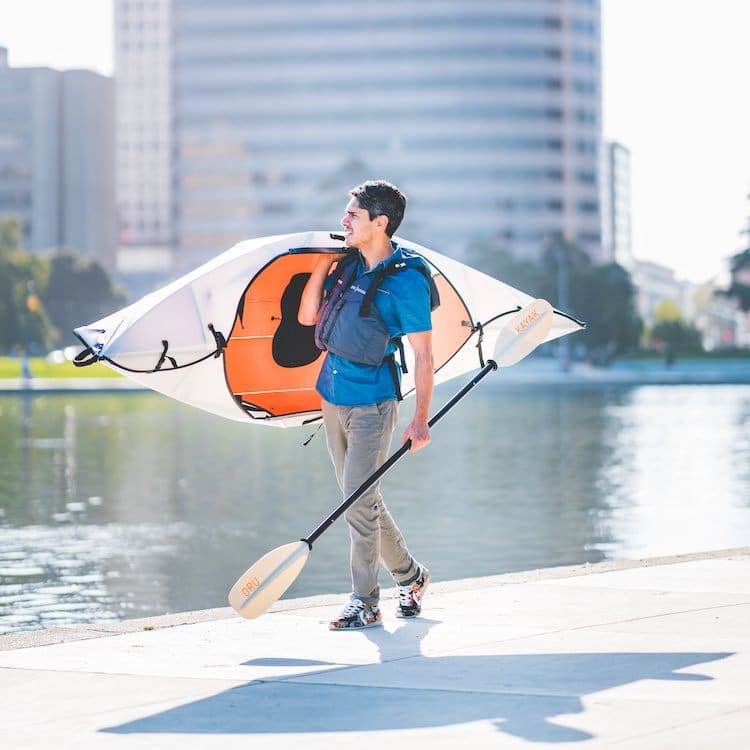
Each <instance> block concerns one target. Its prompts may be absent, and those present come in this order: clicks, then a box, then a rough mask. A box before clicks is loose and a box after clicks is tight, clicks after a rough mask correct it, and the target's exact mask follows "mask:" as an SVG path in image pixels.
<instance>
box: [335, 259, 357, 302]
mask: <svg viewBox="0 0 750 750" xmlns="http://www.w3.org/2000/svg"><path fill="white" fill-rule="evenodd" d="M356 263H357V255H356V253H348V254H347V256H346V258H342V259H341V260H340V261H339V262H338V265H337V266H336V268H335V270H334V272H333V273H332V274H331V276H332V279H331V286H330V287H329V289H328V294H330V293H331V292H332V291H333V290H334V289H335V288H336V284H338V283H339V281H340V280H341V278H342V277H343V276H344V274H345V273H347V272H348V273H349V275H352V271H354V269H355V268H356ZM347 280H348V279H347Z"/></svg>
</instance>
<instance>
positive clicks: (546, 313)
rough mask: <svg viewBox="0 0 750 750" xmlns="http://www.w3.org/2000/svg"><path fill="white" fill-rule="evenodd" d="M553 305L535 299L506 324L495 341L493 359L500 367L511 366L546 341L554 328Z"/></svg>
mask: <svg viewBox="0 0 750 750" xmlns="http://www.w3.org/2000/svg"><path fill="white" fill-rule="evenodd" d="M553 315H554V313H553V310H552V305H550V303H549V302H547V300H544V299H535V300H533V301H532V302H529V304H528V305H526V307H524V308H523V309H522V310H520V311H519V312H517V313H516V314H515V315H514V316H513V318H512V319H511V320H510V321H508V322H507V323H506V324H505V325H504V326H503V329H502V331H500V335H499V336H498V337H497V341H496V342H495V350H494V353H493V356H492V359H493V360H494V361H495V363H496V364H497V365H498V367H510V366H511V365H514V364H516V362H520V361H521V360H522V359H523V358H524V357H525V356H527V355H528V354H531V352H533V351H534V349H536V348H537V346H539V344H542V343H544V340H545V339H546V338H547V334H548V333H549V331H550V329H551V328H552V320H553Z"/></svg>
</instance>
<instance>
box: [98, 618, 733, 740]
mask: <svg viewBox="0 0 750 750" xmlns="http://www.w3.org/2000/svg"><path fill="white" fill-rule="evenodd" d="M434 624H436V623H435V621H431V620H426V619H422V620H421V621H420V623H419V625H417V623H409V625H407V626H403V627H400V628H398V629H397V630H396V631H395V632H393V633H391V632H388V631H386V630H383V629H372V630H366V631H363V632H357V633H351V634H349V633H346V634H341V633H336V634H332V635H331V637H333V638H342V637H343V638H359V637H366V638H367V639H368V640H370V641H372V642H373V643H375V644H376V645H377V647H378V649H379V650H380V655H381V660H380V662H379V663H375V664H365V665H352V666H343V667H342V666H341V665H335V666H334V665H330V664H329V663H327V662H322V661H317V660H306V659H285V658H283V657H267V658H262V659H253V660H250V661H248V662H245V664H248V665H255V666H257V665H261V666H271V667H273V666H290V665H291V666H297V665H299V666H300V667H302V666H317V665H320V666H321V670H320V671H318V672H315V673H312V674H311V673H309V672H307V673H305V674H300V675H291V676H286V677H283V678H282V677H271V678H269V679H264V680H255V681H252V682H249V683H247V684H246V685H242V686H239V687H236V688H233V689H231V690H227V691H224V692H222V693H219V694H217V695H214V696H211V697H210V698H204V699H202V700H198V701H195V702H192V703H187V704H185V705H183V706H178V707H176V708H173V709H170V710H167V711H163V712H160V713H157V714H154V715H152V716H145V717H143V718H141V719H137V720H135V721H131V722H128V723H126V724H122V725H120V726H115V727H109V728H106V729H103V730H102V731H104V732H108V733H115V734H130V733H137V734H159V733H174V734H269V733H274V734H278V733H281V734H285V733H289V734H292V733H316V732H354V731H377V730H393V729H419V728H434V727H443V726H449V725H455V724H463V723H466V722H472V721H491V722H493V723H494V724H495V726H496V727H497V729H498V731H500V732H504V733H507V734H510V735H514V736H517V737H522V738H524V739H527V740H529V741H535V742H572V741H577V740H586V739H590V738H591V735H590V734H588V733H587V732H584V731H580V730H577V729H573V728H569V727H566V726H562V725H561V724H557V723H555V722H554V721H553V719H554V718H555V717H559V716H561V715H570V714H577V713H582V712H583V710H584V707H583V704H582V702H581V698H582V697H583V696H585V695H588V694H591V693H596V692H599V691H602V690H606V689H608V688H613V687H617V686H619V685H625V684H627V683H631V682H636V681H639V680H679V681H685V680H692V681H695V680H710V679H712V678H711V677H708V676H705V675H701V674H696V673H681V672H678V670H684V669H688V668H690V667H695V666H697V665H700V664H705V663H707V662H712V661H717V660H719V659H724V658H726V657H728V656H731V655H732V654H730V653H726V652H716V653H669V652H657V653H575V654H552V653H551V654H509V655H491V656H490V655H485V656H482V655H479V656H435V657H429V656H423V655H422V654H421V650H420V642H421V640H422V638H423V637H424V635H425V634H426V632H427V631H428V630H429V628H430V627H431V626H432V625H434Z"/></svg>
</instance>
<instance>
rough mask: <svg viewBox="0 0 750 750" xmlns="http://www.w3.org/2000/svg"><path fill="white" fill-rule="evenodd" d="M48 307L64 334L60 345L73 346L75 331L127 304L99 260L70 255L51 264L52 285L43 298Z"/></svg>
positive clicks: (59, 254)
mask: <svg viewBox="0 0 750 750" xmlns="http://www.w3.org/2000/svg"><path fill="white" fill-rule="evenodd" d="M42 300H43V301H44V306H45V307H46V309H47V310H48V312H49V315H50V317H51V318H52V320H54V321H55V325H56V326H57V328H58V329H59V330H60V337H59V338H58V341H57V344H58V345H60V346H65V345H67V344H69V343H73V342H74V341H75V338H74V337H73V329H74V328H75V327H77V326H80V325H83V324H85V323H90V322H92V321H94V320H98V319H99V318H102V317H103V316H104V315H106V314H107V313H110V312H112V311H114V310H117V309H119V308H121V307H122V306H123V305H124V304H125V295H124V293H123V292H122V291H120V290H119V289H117V288H116V287H115V286H114V285H113V283H112V280H111V278H110V277H109V275H108V273H107V271H106V269H105V268H104V266H102V264H101V263H100V262H99V261H98V260H86V261H84V260H82V259H80V258H78V257H76V256H75V255H73V254H72V253H70V252H68V251H61V252H57V253H55V254H54V255H53V256H52V257H51V258H50V260H49V281H48V283H47V285H46V287H45V289H44V292H43V294H42Z"/></svg>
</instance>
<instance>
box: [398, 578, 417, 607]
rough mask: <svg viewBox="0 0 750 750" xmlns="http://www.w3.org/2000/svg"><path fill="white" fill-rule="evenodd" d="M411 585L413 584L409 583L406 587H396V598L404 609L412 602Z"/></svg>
mask: <svg viewBox="0 0 750 750" xmlns="http://www.w3.org/2000/svg"><path fill="white" fill-rule="evenodd" d="M412 585H413V584H411V583H410V584H408V585H407V586H399V587H398V598H399V600H400V602H401V604H402V605H403V606H405V607H408V606H409V605H410V604H412V603H413V602H414V594H413V592H412V588H411V587H412Z"/></svg>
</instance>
